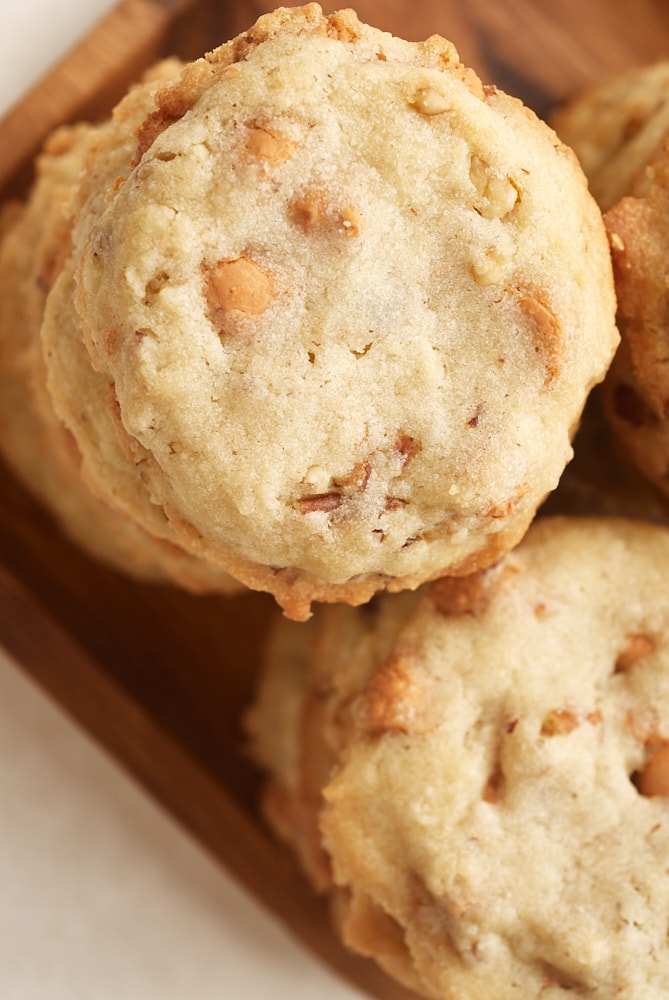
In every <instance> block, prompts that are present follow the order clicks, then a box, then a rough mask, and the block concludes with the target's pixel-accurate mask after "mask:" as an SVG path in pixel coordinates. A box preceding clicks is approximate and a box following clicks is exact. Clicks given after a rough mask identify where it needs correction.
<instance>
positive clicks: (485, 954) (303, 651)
mask: <svg viewBox="0 0 669 1000" xmlns="http://www.w3.org/2000/svg"><path fill="white" fill-rule="evenodd" d="M667 565H669V530H668V529H666V528H664V527H660V526H657V525H651V524H647V523H644V522H640V521H639V522H634V521H626V520H621V519H605V518H602V519H599V518H590V519H579V518H574V519H568V518H564V519H560V518H557V519H552V518H542V519H539V520H537V521H536V522H535V524H534V525H533V526H532V528H531V529H530V531H529V532H528V534H527V536H526V538H525V539H524V540H523V542H522V543H521V544H520V545H519V546H518V547H517V549H515V550H514V551H513V552H511V553H509V554H508V555H507V556H506V557H505V558H504V559H503V560H502V561H501V562H500V563H499V564H498V565H496V566H495V567H492V568H490V569H488V570H485V571H480V572H478V573H476V574H474V575H473V576H472V577H470V578H468V579H464V580H453V579H444V580H440V581H437V582H435V583H433V584H430V585H427V586H425V587H423V588H421V589H420V590H419V591H417V592H416V593H414V594H405V595H400V596H398V597H389V596H383V597H378V598H376V599H375V601H374V602H372V603H371V604H370V605H368V606H367V607H366V608H363V609H352V608H346V607H341V606H340V607H333V608H323V609H319V611H318V613H317V615H315V616H314V621H313V622H312V623H311V625H310V630H305V631H302V630H301V629H300V626H297V625H295V624H292V623H287V622H285V621H284V622H280V623H279V625H278V629H279V631H278V632H277V633H276V634H275V635H274V638H273V649H272V651H271V655H270V660H269V663H268V666H267V672H266V674H265V676H264V678H263V680H262V683H261V687H260V690H259V694H258V699H257V702H256V704H255V706H254V708H253V710H252V712H251V715H250V718H249V728H250V730H251V732H252V734H253V744H254V752H255V754H256V757H257V758H258V759H259V761H260V762H261V763H262V765H263V767H264V768H265V769H266V770H267V771H268V772H269V774H270V786H269V791H268V794H267V797H266V802H267V804H268V807H269V808H268V812H269V814H270V817H271V819H272V821H273V823H274V825H275V827H276V828H277V830H278V831H279V832H280V833H281V834H282V836H284V837H286V838H287V839H288V840H289V842H290V843H292V844H293V846H294V847H295V848H296V849H297V850H298V852H299V854H300V856H301V860H302V863H303V865H304V867H305V869H306V870H307V871H308V872H309V874H310V877H311V879H312V881H313V882H314V884H315V885H316V886H318V888H319V889H321V890H322V891H325V892H326V893H329V894H331V895H332V897H333V900H334V908H335V911H336V913H337V918H338V921H339V926H340V931H341V934H342V936H343V939H344V941H345V942H347V943H348V945H349V946H351V947H352V948H354V949H356V950H358V951H361V952H363V953H364V954H367V955H370V956H372V957H374V958H375V959H376V960H377V961H379V962H380V963H381V965H383V966H384V968H385V969H386V970H387V971H388V972H390V973H391V974H392V975H394V976H396V977H397V978H399V979H400V980H401V981H402V982H404V983H405V984H406V985H407V986H409V987H410V988H412V989H413V990H415V991H416V992H417V993H419V994H421V995H423V996H426V997H431V998H437V1000H491V998H493V997H494V998H495V1000H517V998H522V1000H539V998H541V1000H559V998H563V997H565V998H566V997H573V996H587V997H589V998H592V1000H611V998H613V997H621V998H622V997H625V998H630V1000H632V998H634V1000H641V998H648V1000H651V998H653V1000H655V998H660V997H664V996H667V995H669V943H668V942H667V926H668V925H669V892H668V884H667V878H668V872H669V601H667V598H666V568H667Z"/></svg>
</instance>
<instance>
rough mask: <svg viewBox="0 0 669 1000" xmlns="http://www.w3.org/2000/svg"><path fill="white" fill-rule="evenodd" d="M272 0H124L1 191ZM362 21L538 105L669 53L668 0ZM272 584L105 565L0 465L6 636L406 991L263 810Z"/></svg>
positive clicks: (364, 968)
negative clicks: (439, 48)
mask: <svg viewBox="0 0 669 1000" xmlns="http://www.w3.org/2000/svg"><path fill="white" fill-rule="evenodd" d="M271 6H272V5H271V4H264V3H254V2H250V0H239V2H234V0H229V3H227V4H225V3H221V2H220V0H219V2H218V3H216V2H212V3H205V2H197V0H162V2H161V0H124V2H123V3H121V4H120V5H119V6H118V7H117V8H116V9H115V10H114V11H113V12H112V14H111V15H110V16H109V17H107V18H106V19H105V20H104V21H103V22H101V24H100V26H99V27H98V28H96V29H95V30H94V31H93V32H92V33H91V34H90V36H89V37H88V38H86V39H85V40H84V42H83V43H82V44H81V45H79V46H78V47H77V49H76V50H75V51H73V52H72V54H71V55H70V56H68V57H67V59H66V60H65V61H64V62H63V63H62V64H60V65H59V66H57V67H56V68H55V69H54V70H53V72H52V73H50V74H49V77H48V78H47V79H46V80H44V81H43V82H42V83H41V84H39V85H38V86H37V87H36V88H35V89H34V90H33V91H32V92H31V93H30V94H28V95H27V96H26V98H25V100H23V101H22V102H21V103H20V104H19V105H18V106H17V107H16V108H15V109H14V110H13V111H12V112H10V113H9V114H8V115H7V116H6V117H5V119H4V120H3V121H2V122H0V197H2V198H3V199H4V198H7V197H9V196H10V195H14V194H16V193H17V192H21V191H22V190H24V189H25V185H26V183H27V181H28V179H29V177H30V169H31V161H32V158H33V156H34V153H35V151H36V150H37V149H38V148H39V146H40V144H41V142H42V140H43V138H44V136H45V134H46V133H47V132H48V131H49V130H50V128H52V127H53V126H54V125H56V124H58V123H60V122H63V121H72V120H76V119H78V118H81V117H91V116H92V117H95V116H99V115H101V114H104V113H106V112H107V111H108V110H109V108H110V106H111V104H112V102H113V101H114V100H116V98H117V97H118V96H119V95H120V94H121V93H122V92H123V90H124V88H125V87H126V86H127V84H128V83H129V82H130V81H131V80H132V79H134V78H135V77H136V75H137V73H138V72H139V71H140V69H141V68H142V67H143V66H144V65H146V64H147V63H148V62H149V61H151V60H152V59H154V58H155V57H157V56H158V55H162V54H169V53H176V54H178V55H181V56H183V57H193V56H195V55H198V54H200V53H201V52H203V51H205V50H206V49H208V48H211V47H213V46H214V45H215V44H217V43H218V42H219V41H222V40H224V39H226V38H229V37H231V36H232V35H233V34H235V33H237V32H238V31H240V30H243V29H244V28H246V27H248V26H249V25H250V24H251V23H252V22H253V21H254V20H255V18H256V17H257V15H258V14H259V13H261V12H262V11H263V10H268V9H270V7H271ZM357 10H358V13H359V15H360V17H361V18H362V19H363V20H366V21H369V22H370V23H373V24H376V25H377V26H378V27H381V28H385V29H387V30H390V31H393V32H395V33H397V34H402V35H404V36H405V37H408V38H411V39H418V38H421V37H426V36H427V35H429V34H432V33H434V32H439V33H441V34H444V35H446V36H447V37H449V38H450V39H451V40H452V41H454V42H455V44H456V45H457V47H458V48H459V50H460V53H461V56H462V58H463V59H464V60H465V61H467V62H468V63H470V64H471V65H473V66H474V67H475V68H476V69H477V70H478V72H479V73H480V74H481V76H482V77H483V78H484V79H485V80H487V81H490V82H495V83H497V84H498V85H500V86H502V87H503V88H504V89H506V90H508V91H509V92H511V93H514V94H516V95H517V96H519V97H521V98H523V99H524V100H525V101H526V102H527V103H528V104H530V105H531V106H533V107H534V108H535V110H537V111H538V112H539V113H540V114H544V113H546V112H547V110H548V109H549V108H550V107H551V106H553V105H554V104H556V103H558V102H560V101H561V100H563V99H564V98H565V97H567V96H568V95H570V94H571V93H573V92H575V91H576V90H578V89H580V88H582V87H583V86H585V85H587V84H589V83H593V82H596V81H598V80H600V79H601V78H603V77H604V76H606V75H608V74H611V73H614V72H617V71H619V70H621V69H623V68H625V67H628V66H631V65H635V64H639V63H642V62H645V61H650V60H653V59H656V58H660V57H662V56H663V54H664V53H665V52H669V4H667V3H665V2H664V0H615V2H613V3H612V2H611V0H589V2H588V0H585V2H584V0H542V3H541V4H538V3H536V0H494V2H491V0H468V2H467V4H462V3H460V2H458V0H419V2H418V3H417V2H416V0H376V2H374V0H360V2H359V3H358V4H357ZM273 614H276V611H275V608H274V606H273V604H272V602H271V600H270V599H269V598H266V597H265V596H263V595H247V596H242V597H238V598H234V599H230V600H225V599H221V598H211V597H207V598H196V597H192V596H189V595H187V594H184V593H180V592H178V591H176V590H173V589H170V588H163V587H152V586H140V585H138V584H136V583H131V582H129V581H128V580H125V579H123V578H122V577H120V576H118V575H117V574H115V573H113V572H110V571H108V570H106V569H104V568H103V567H101V566H99V565H96V564H94V563H93V562H91V561H90V560H89V559H87V558H86V557H85V556H84V555H82V554H81V553H79V552H77V551H76V550H75V549H73V547H72V546H71V545H70V543H69V542H68V541H67V540H66V539H65V538H64V537H63V536H62V535H61V534H60V532H59V531H58V529H57V528H56V526H55V525H54V524H53V522H52V521H51V519H50V517H49V515H48V514H47V513H46V512H44V511H43V510H41V509H40V508H39V507H38V505H37V504H36V503H35V502H34V501H33V500H32V499H31V498H30V497H29V496H28V495H27V494H26V493H25V491H24V490H23V489H22V488H21V487H20V486H19V485H18V484H17V483H16V482H15V481H14V480H13V479H12V477H11V476H10V475H9V473H8V472H7V471H6V470H5V469H4V468H2V467H0V643H2V644H3V645H5V646H6V648H7V649H9V651H10V652H12V653H13V654H14V655H15V657H16V658H17V659H18V661H19V662H20V663H21V664H22V666H23V667H24V668H25V670H26V671H27V672H28V673H29V674H30V675H31V676H33V677H34V678H35V679H36V680H37V681H38V682H39V683H40V684H41V685H42V686H43V687H44V688H45V689H46V690H48V691H49V692H50V693H51V694H52V695H53V697H54V698H56V699H57V700H58V701H59V702H60V703H61V704H62V705H63V706H64V707H65V708H66V709H67V710H68V711H69V712H70V713H71V714H72V716H73V717H74V718H75V719H76V720H77V721H78V722H79V723H80V724H81V725H82V726H84V727H85V728H86V729H87V730H88V731H89V732H91V733H92V734H93V735H94V736H95V737H96V738H97V739H98V740H99V741H100V742H101V743H102V744H103V745H104V746H105V747H107V748H108V750H109V751H110V753H112V754H113V755H114V756H115V757H116V758H117V759H118V760H119V761H120V762H121V763H122V764H123V765H125V766H126V767H127V768H128V770H129V771H130V772H131V773H132V774H133V775H135V777H136V778H137V779H138V780H139V781H140V782H142V784H143V785H144V786H145V787H146V788H147V789H148V791H149V792H150V793H151V794H153V795H154V796H156V798H157V799H158V800H159V801H160V802H162V803H163V805H164V806H165V807H166V808H167V809H168V810H170V811H171V812H172V813H173V814H174V815H175V816H176V817H177V818H178V820H179V821H180V822H182V823H183V824H184V825H185V826H186V827H188V828H189V829H190V830H191V831H192V832H193V833H194V834H195V835H196V836H197V837H198V838H199V839H200V840H201V841H202V842H203V844H205V845H206V847H207V848H208V849H210V850H211V851H212V852H214V853H215V854H216V856H217V857H218V858H219V859H220V860H221V861H222V862H223V863H224V864H225V865H226V866H227V867H228V868H229V869H230V870H231V871H232V872H233V873H235V874H236V875H237V877H238V878H239V879H240V880H241V881H242V882H243V883H244V884H246V885H247V886H248V887H249V889H250V890H251V891H252V892H254V893H255V895H256V896H257V897H258V898H259V899H261V900H262V901H263V902H264V903H266V904H267V905H268V906H269V907H270V908H271V909H272V910H273V911H274V912H275V913H276V914H277V915H278V916H279V917H280V918H281V919H283V920H284V921H285V922H286V923H287V924H288V925H289V926H290V927H291V928H292V929H293V930H294V931H295V932H296V933H297V934H298V935H299V936H300V937H301V938H302V939H303V940H304V941H306V942H307V943H308V944H309V946H310V947H312V948H313V949H314V950H315V951H316V952H317V953H318V954H320V955H321V957H322V958H323V959H324V960H325V961H327V962H329V963H330V964H331V965H332V966H333V967H334V968H336V969H337V970H339V972H340V973H342V974H343V975H345V976H347V977H348V978H349V979H350V980H351V981H353V982H355V983H356V984H357V985H358V986H360V987H362V988H363V989H364V990H366V991H367V992H368V993H369V995H370V996H374V997H379V998H380V997H383V998H384V1000H401V998H402V997H404V998H406V997H407V996H408V994H407V993H406V992H405V991H404V990H402V989H401V988H400V987H398V986H395V985H394V984H391V983H390V982H389V981H388V980H386V979H385V977H384V976H383V975H382V974H381V973H379V972H378V971H377V970H376V968H375V967H374V966H373V965H372V964H371V963H367V962H364V961H362V960H358V959H356V958H354V957H352V956H350V955H348V954H346V953H344V951H343V949H342V948H341V947H340V946H339V945H338V944H337V942H336V940H335V939H334V936H333V934H332V933H331V931H330V927H329V923H328V920H327V917H326V914H325V911H324V908H323V906H322V905H321V904H320V903H319V902H318V901H317V900H315V899H314V898H313V896H312V895H311V893H310V892H309V890H308V889H307V888H306V886H305V885H304V883H303V881H302V879H301V877H300V876H299V875H298V874H297V873H296V871H295V869H294V866H293V864H292V862H291V860H290V859H289V858H288V857H287V856H286V855H285V854H284V853H283V852H282V851H281V850H280V849H279V848H277V846H276V845H275V844H274V842H273V841H272V840H271V838H270V837H269V836H268V835H267V833H266V831H265V830H264V828H263V826H262V824H261V822H260V821H259V818H258V815H257V812H256V807H255V799H256V792H257V788H258V776H257V775H256V773H255V772H254V770H253V768H252V767H251V765H250V763H249V761H248V760H247V759H246V756H245V754H244V749H243V740H242V737H241V733H240V728H239V719H240V714H241V712H242V710H243V707H244V706H245V705H246V704H247V703H248V701H249V698H250V694H251V691H252V687H253V681H254V676H255V672H256V670H257V665H258V662H259V656H260V649H261V645H262V642H263V638H264V634H265V630H266V625H267V623H268V621H269V619H270V617H271V616H272V615H273Z"/></svg>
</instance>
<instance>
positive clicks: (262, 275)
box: [207, 256, 274, 316]
mask: <svg viewBox="0 0 669 1000" xmlns="http://www.w3.org/2000/svg"><path fill="white" fill-rule="evenodd" d="M208 274H209V281H208V283H207V301H208V303H209V305H210V307H211V308H212V309H213V311H214V312H218V311H219V310H220V311H221V312H224V313H229V312H232V311H235V312H240V313H245V314H246V315H247V316H260V314H261V313H263V312H264V311H265V309H267V307H268V305H269V304H270V302H271V300H272V297H273V295H274V282H273V281H272V278H271V276H270V275H269V274H268V273H267V271H265V270H264V269H263V268H262V267H261V266H260V265H259V264H256V263H255V261H253V260H251V259H250V258H249V257H245V256H241V257H235V258H233V259H232V260H220V261H219V262H218V263H217V264H215V265H214V266H213V267H212V268H210V269H209V271H208Z"/></svg>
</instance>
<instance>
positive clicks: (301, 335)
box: [56, 4, 617, 618]
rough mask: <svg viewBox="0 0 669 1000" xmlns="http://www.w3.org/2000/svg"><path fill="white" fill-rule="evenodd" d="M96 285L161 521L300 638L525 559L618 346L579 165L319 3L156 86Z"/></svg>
mask: <svg viewBox="0 0 669 1000" xmlns="http://www.w3.org/2000/svg"><path fill="white" fill-rule="evenodd" d="M126 175H127V176H126ZM74 275H75V279H76V282H77V287H78V296H77V302H76V307H77V310H78V313H79V317H80V321H81V326H82V333H83V338H84V341H85V343H86V346H87V349H88V351H89V353H90V357H91V360H92V365H93V367H94V368H95V369H96V370H97V371H98V372H99V373H100V377H101V378H104V379H106V380H107V381H108V382H109V383H110V384H111V385H112V386H113V396H110V397H109V402H108V407H109V410H110V412H111V413H112V414H113V417H114V419H115V420H116V422H117V424H118V425H119V426H120V427H121V428H122V435H123V439H124V447H125V448H126V450H127V452H128V455H130V456H131V457H132V460H133V461H134V462H135V463H136V464H137V465H138V466H141V470H142V480H143V484H144V486H145V488H146V490H147V491H148V493H149V495H150V497H151V499H152V500H153V501H154V502H155V503H156V504H157V505H158V506H159V508H160V509H161V510H162V511H164V512H165V514H166V516H167V518H168V519H169V522H170V525H171V527H172V528H173V529H174V531H175V532H176V534H177V536H178V538H179V541H180V542H181V543H182V544H183V545H184V546H185V547H187V548H189V549H190V550H191V551H193V552H195V553H196V554H200V555H203V556H204V557H205V558H207V559H209V560H211V562H213V563H216V564H217V565H220V566H221V567H222V568H223V569H225V570H226V571H228V572H229V573H231V574H232V575H233V576H235V577H237V578H238V579H240V580H241V581H242V582H244V583H246V584H248V585H249V586H251V587H254V588H257V589H263V590H268V591H270V592H271V593H273V594H274V595H275V596H276V598H277V600H278V601H279V603H280V604H281V605H282V606H283V608H284V609H285V610H286V612H287V614H289V615H291V616H293V617H295V618H305V617H307V616H308V614H309V608H310V604H311V602H312V601H340V600H343V601H348V602H351V603H360V602H363V601H366V600H367V599H369V597H370V596H371V595H372V594H373V593H374V592H375V591H377V590H379V589H383V588H387V589H389V590H402V589H405V588H411V587H415V586H417V585H418V584H420V583H421V582H422V581H424V580H426V579H429V578H433V577H435V576H438V575H441V574H444V573H448V574H462V573H465V572H469V571H471V570H473V569H475V568H477V567H480V566H483V565H487V564H489V563H490V562H492V561H494V560H495V559H497V558H498V557H499V556H500V555H501V554H502V553H503V552H504V551H506V550H507V549H508V548H509V547H511V546H512V545H514V544H515V543H517V542H518V540H519V539H520V538H521V536H522V535H523V533H524V532H525V530H526V528H527V526H528V524H529V523H530V521H531V520H532V518H533V516H534V513H535V511H536V508H537V505H538V504H539V503H540V502H541V500H542V499H543V497H544V496H545V495H546V493H548V492H549V491H550V490H551V489H553V488H554V487H555V485H556V483H557V481H558V479H559V476H560V474H561V472H562V470H563V468H564V466H565V464H566V462H567V461H568V460H569V458H570V456H571V446H570V435H571V432H572V430H573V428H574V426H575V424H576V422H577V420H578V417H579V414H580V412H581V408H582V406H583V403H584V401H585V398H586V396H587V393H588V391H589V389H590V388H591V386H592V385H593V384H594V383H595V382H596V381H597V380H599V379H600V378H601V377H602V375H603V373H604V370H605V368H606V367H607V365H608V363H609V361H610V358H611V355H612V353H613V350H614V347H615V344H616V342H617V332H616V331H615V328H614V300H613V292H612V283H611V272H610V261H609V256H608V249H607V246H606V241H605V237H604V232H603V228H602V224H601V217H600V214H599V212H598V210H597V208H596V206H595V204H594V202H593V201H592V199H591V197H590V195H589V194H588V192H587V190H586V186H585V182H584V179H583V177H582V174H581V171H580V170H579V168H578V166H577V165H576V163H575V160H574V158H573V155H572V154H571V152H570V151H568V150H567V149H566V148H565V147H564V146H563V145H562V144H561V143H560V142H559V141H558V140H557V138H556V136H555V135H554V133H553V132H552V131H550V130H549V129H548V128H547V127H546V126H545V125H544V124H542V123H540V122H539V121H538V120H537V119H536V118H535V117H534V116H533V115H532V114H531V113H530V112H529V111H528V110H527V109H526V108H524V107H523V106H522V105H521V104H520V103H519V102H518V101H516V100H514V99H512V98H510V97H507V96H506V95H505V94H503V93H501V92H499V91H498V90H496V89H495V88H493V87H485V88H484V87H483V86H482V84H481V82H480V81H479V80H478V79H477V77H476V76H475V74H473V73H472V71H471V70H468V69H467V68H465V67H464V66H463V65H462V64H461V63H460V62H459V60H458V57H457V53H456V52H455V50H454V48H453V46H452V45H451V44H450V43H448V42H446V41H445V40H443V39H440V38H437V37H433V38H430V39H428V40H427V41H425V42H421V43H410V42H405V41H403V40H401V39H397V38H393V37H391V36H390V35H388V34H386V33H383V32H380V31H377V30H376V29H373V28H371V27H368V26H366V25H364V24H362V23H360V22H359V21H358V19H357V18H356V16H355V15H354V14H353V13H352V12H351V11H341V12H339V13H336V14H333V15H330V16H325V15H323V13H322V11H321V9H320V7H319V6H318V5H317V4H309V5H307V6H306V7H303V8H290V9H281V10H279V11H277V12H275V13H274V14H270V15H266V16H263V17H262V18H260V20H259V21H258V22H257V24H256V25H255V26H254V27H253V28H252V29H251V30H250V31H249V32H247V33H245V34H243V35H242V36H240V37H239V38H237V39H235V40H234V41H232V42H230V43H228V44H226V45H223V46H221V47H220V48H219V49H216V50H215V51H214V52H213V53H210V54H209V55H208V56H207V57H206V58H205V59H202V60H198V61H196V62H195V63H193V64H191V65H190V66H188V67H187V68H186V69H185V70H184V72H183V75H182V76H181V78H180V80H179V81H177V82H176V83H173V84H171V85H168V86H166V87H164V88H163V89H162V90H161V91H160V92H159V93H158V96H157V110H156V111H154V112H152V113H150V114H148V115H147V116H146V117H145V120H144V122H143V124H142V126H141V128H140V130H139V141H138V146H137V149H136V150H135V157H134V165H133V167H132V169H131V170H130V172H129V173H127V171H126V173H119V182H118V183H117V184H116V185H114V186H113V187H111V188H110V190H109V199H108V204H107V205H106V206H104V210H103V211H102V212H101V213H97V212H93V211H90V210H88V211H86V210H84V211H83V212H82V217H81V221H80V224H79V227H78V230H77V234H76V251H75V255H74ZM56 353H57V352H56ZM59 382H60V384H61V385H64V382H63V380H59ZM63 395H64V393H63ZM61 405H63V406H65V405H66V401H65V400H61Z"/></svg>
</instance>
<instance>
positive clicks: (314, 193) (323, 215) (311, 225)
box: [289, 188, 362, 236]
mask: <svg viewBox="0 0 669 1000" xmlns="http://www.w3.org/2000/svg"><path fill="white" fill-rule="evenodd" d="M289 212H290V219H291V222H293V223H294V224H295V225H297V226H300V228H301V229H303V230H304V231H305V232H308V231H310V230H312V229H336V230H338V231H339V232H341V233H343V234H344V235H346V236H359V235H360V230H361V228H362V216H361V214H360V212H359V211H358V209H357V208H355V207H353V206H351V205H349V206H347V207H346V208H344V209H341V210H340V211H339V210H337V209H336V208H334V207H333V206H332V205H331V204H330V202H329V200H328V197H327V195H326V193H325V192H324V191H321V190H319V189H318V188H310V189H309V190H307V191H305V192H304V194H302V195H300V196H299V197H298V198H295V199H294V200H293V202H292V203H291V205H290V209H289Z"/></svg>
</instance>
